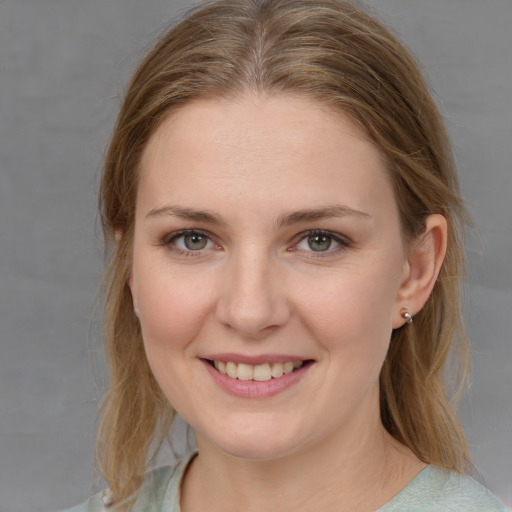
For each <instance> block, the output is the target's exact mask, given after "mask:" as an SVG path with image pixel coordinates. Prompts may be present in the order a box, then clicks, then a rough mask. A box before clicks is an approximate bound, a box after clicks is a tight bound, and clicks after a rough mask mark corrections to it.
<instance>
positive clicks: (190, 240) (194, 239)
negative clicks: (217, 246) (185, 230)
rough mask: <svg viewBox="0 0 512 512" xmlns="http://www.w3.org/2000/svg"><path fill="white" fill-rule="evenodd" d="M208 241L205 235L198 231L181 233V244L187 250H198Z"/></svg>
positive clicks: (204, 246) (203, 247)
mask: <svg viewBox="0 0 512 512" xmlns="http://www.w3.org/2000/svg"><path fill="white" fill-rule="evenodd" d="M208 242H209V240H208V238H207V237H206V236H203V235H200V234H198V233H194V234H191V235H183V244H184V245H185V247H186V248H187V249H188V250H189V251H200V250H201V249H205V248H206V246H207V245H208Z"/></svg>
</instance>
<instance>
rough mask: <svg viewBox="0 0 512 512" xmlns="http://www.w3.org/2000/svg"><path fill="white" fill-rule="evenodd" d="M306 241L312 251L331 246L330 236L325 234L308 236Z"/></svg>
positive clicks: (325, 249) (324, 249) (322, 249)
mask: <svg viewBox="0 0 512 512" xmlns="http://www.w3.org/2000/svg"><path fill="white" fill-rule="evenodd" d="M308 242H309V247H310V248H311V249H312V250H313V251H327V249H329V247H331V237H329V236H325V235H313V236H310V237H309V239H308Z"/></svg>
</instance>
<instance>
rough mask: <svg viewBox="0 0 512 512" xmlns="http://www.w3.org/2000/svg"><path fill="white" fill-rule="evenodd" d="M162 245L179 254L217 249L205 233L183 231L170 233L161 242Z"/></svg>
mask: <svg viewBox="0 0 512 512" xmlns="http://www.w3.org/2000/svg"><path fill="white" fill-rule="evenodd" d="M163 243H164V245H167V246H171V247H172V248H173V249H175V250H178V251H179V252H183V253H187V252H198V251H203V250H205V249H212V248H214V247H217V245H216V244H215V243H213V241H212V240H211V238H210V237H209V235H208V234H207V233H204V232H202V231H195V230H185V231H180V232H178V233H172V234H171V235H169V236H167V237H165V239H164V240H163Z"/></svg>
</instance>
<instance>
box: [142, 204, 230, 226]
mask: <svg viewBox="0 0 512 512" xmlns="http://www.w3.org/2000/svg"><path fill="white" fill-rule="evenodd" d="M166 216H171V217H177V218H179V219H186V220H193V221H196V222H204V223H206V224H217V225H221V226H223V225H225V224H226V223H225V222H224V220H223V218H222V217H221V216H220V215H218V214H216V213H214V212H211V211H208V210H195V209H193V208H186V207H184V206H179V205H167V206H162V207H161V208H153V209H152V210H150V211H149V212H148V213H147V215H146V219H148V218H158V217H166Z"/></svg>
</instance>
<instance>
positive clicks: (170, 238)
mask: <svg viewBox="0 0 512 512" xmlns="http://www.w3.org/2000/svg"><path fill="white" fill-rule="evenodd" d="M187 235H199V236H203V237H205V238H207V239H208V241H209V242H211V243H212V244H214V245H215V247H216V248H219V247H220V246H219V245H218V244H217V243H216V242H215V240H214V239H213V237H212V235H211V234H210V233H208V232H207V231H204V230H202V229H194V228H188V229H180V230H179V231H173V232H172V233H169V234H167V235H165V236H164V237H163V238H162V240H161V245H163V246H165V247H168V248H169V249H170V250H172V251H174V252H176V253H178V254H183V255H187V256H200V255H202V254H203V253H204V252H205V251H207V250H211V247H210V248H204V249H198V250H197V251H193V250H190V249H182V248H180V247H178V246H177V245H175V243H173V242H175V241H176V240H178V239H179V238H182V237H184V236H187Z"/></svg>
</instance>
